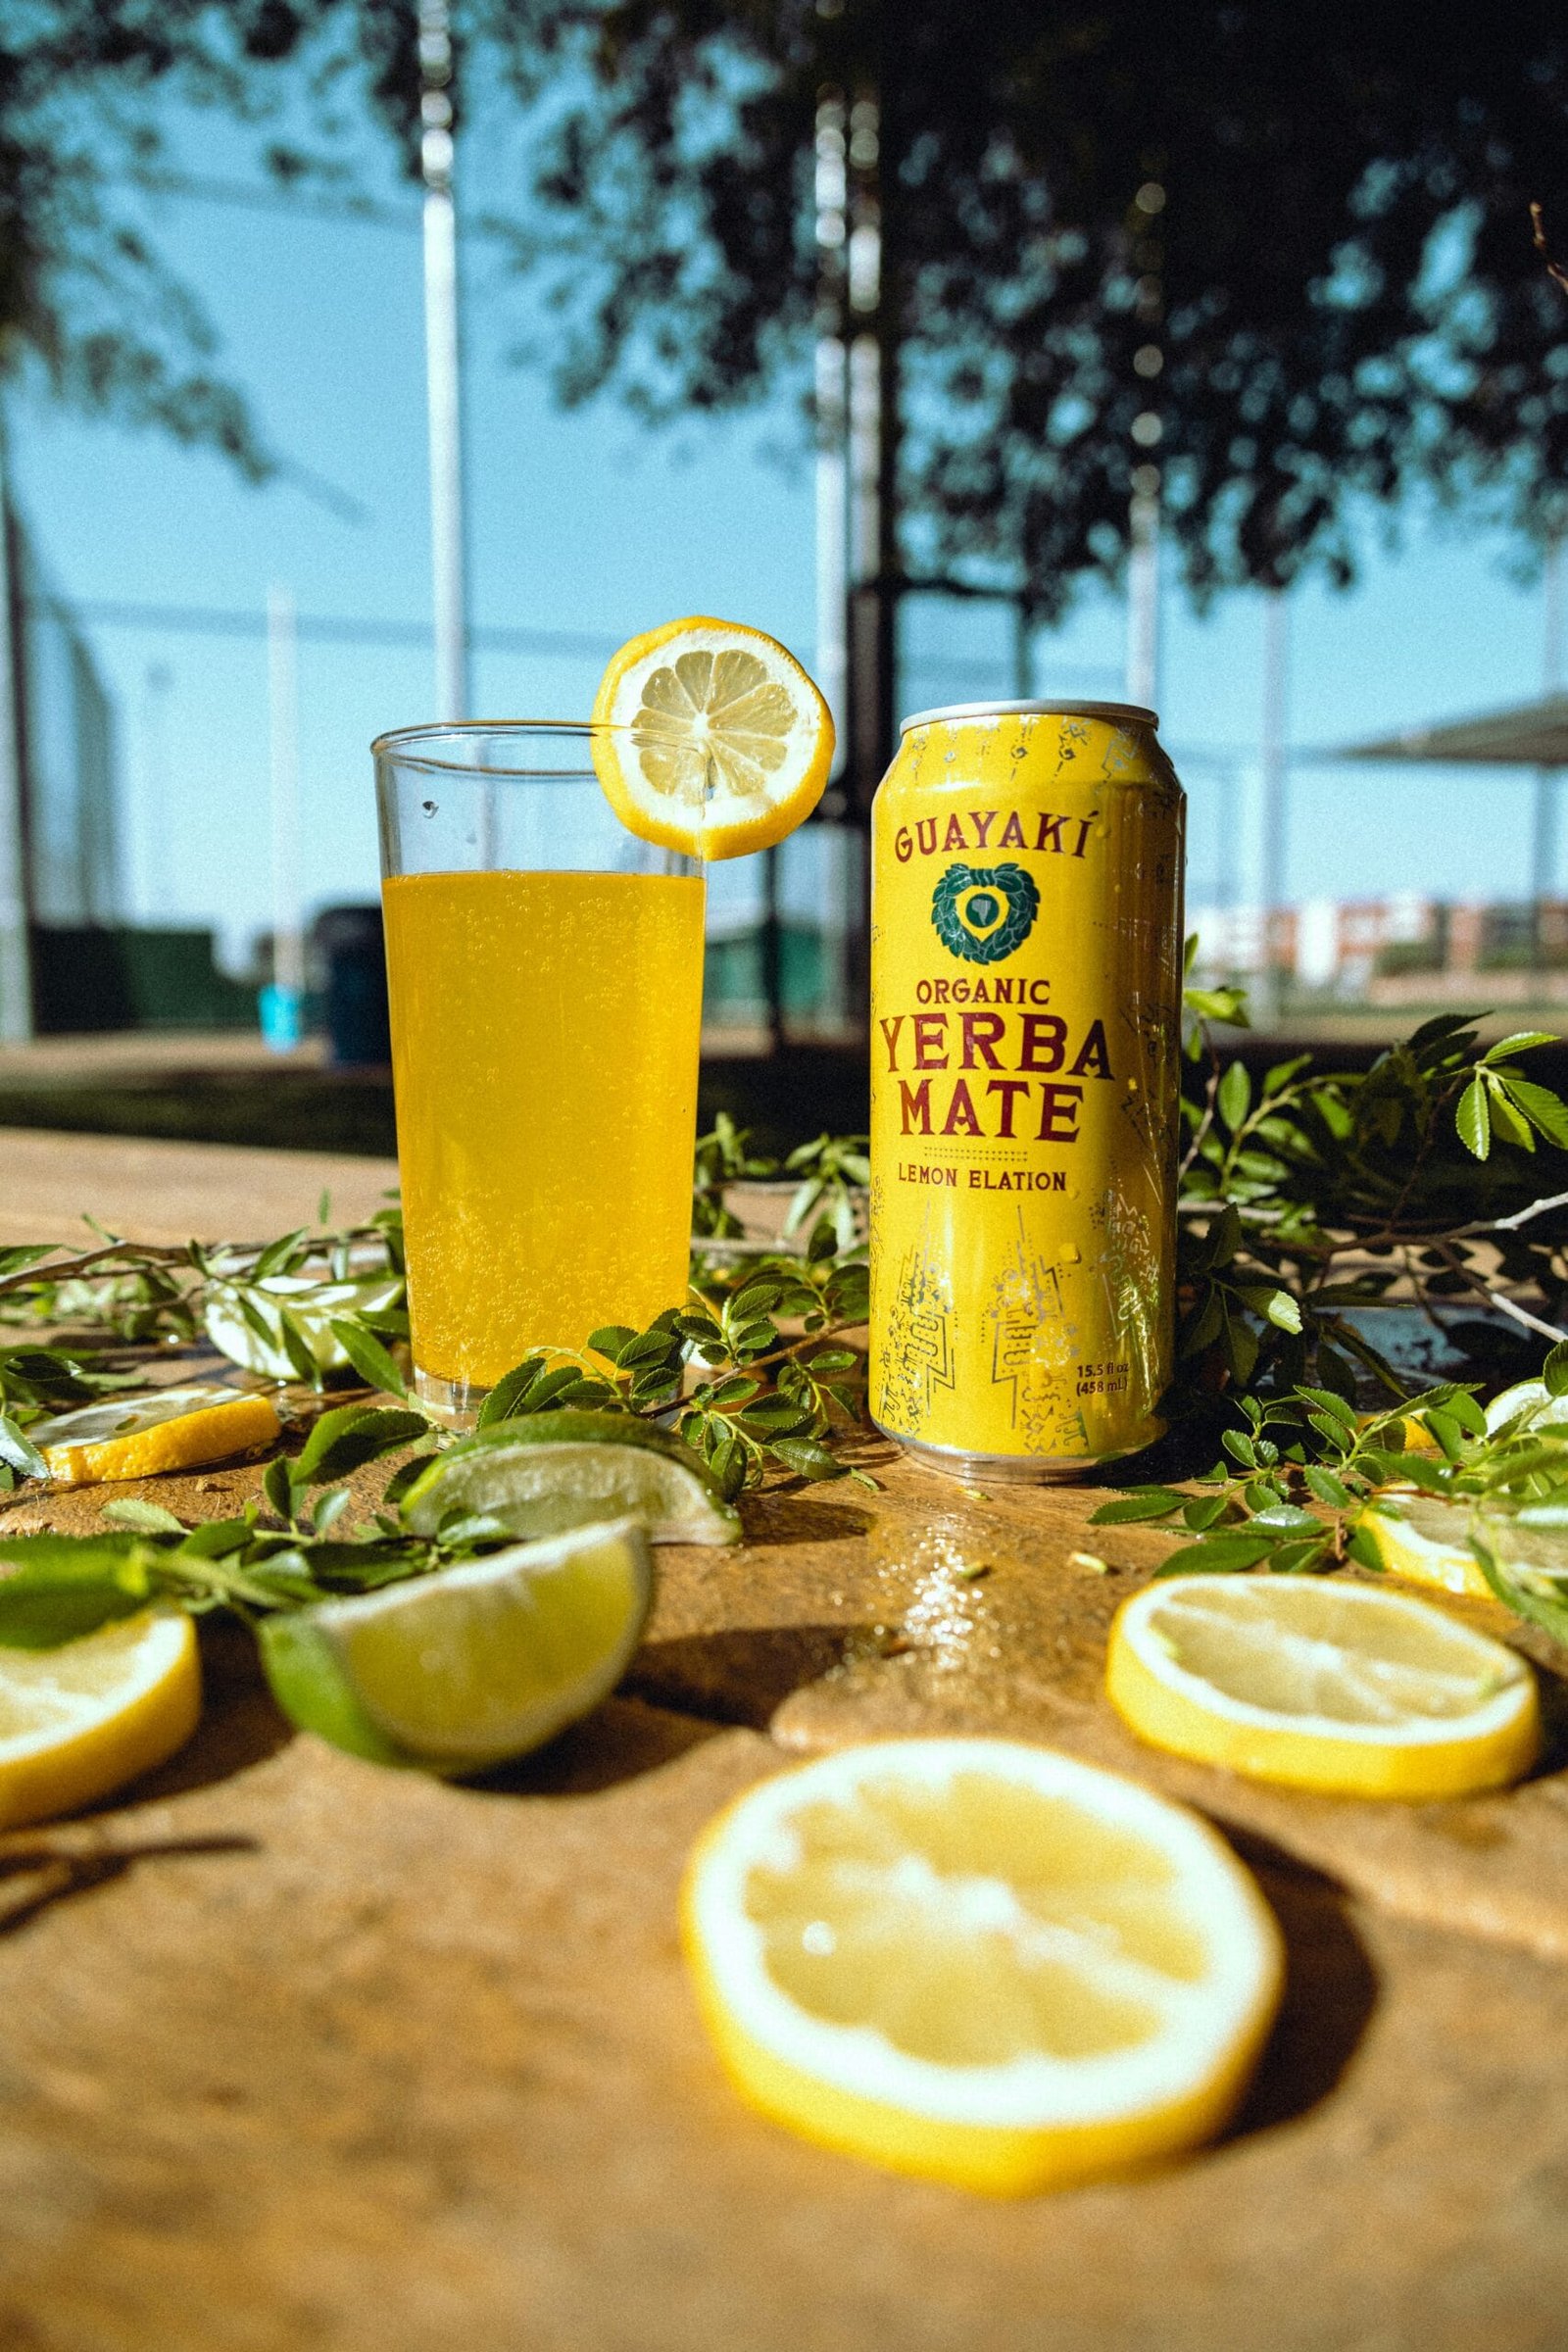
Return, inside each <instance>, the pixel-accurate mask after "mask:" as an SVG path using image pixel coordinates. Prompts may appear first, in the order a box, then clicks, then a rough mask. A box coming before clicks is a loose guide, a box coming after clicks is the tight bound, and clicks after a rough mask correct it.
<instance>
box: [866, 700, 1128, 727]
mask: <svg viewBox="0 0 1568 2352" xmlns="http://www.w3.org/2000/svg"><path fill="white" fill-rule="evenodd" d="M944 718H1113V719H1122V720H1125V721H1127V722H1129V723H1130V724H1132V725H1133V726H1139V727H1157V726H1158V725H1159V713H1158V711H1150V710H1146V709H1145V707H1144V705H1143V704H1142V703H1085V702H1078V701H1065V702H1051V703H1033V702H1019V703H944V704H943V705H942V707H941V708H940V709H939V710H936V711H914V712H913V713H912V714H911V715H910V716H909V717H908V718H905V719H901V720H900V721H899V733H900V734H901V735H907V734H908V732H909V729H910V728H911V727H929V726H932V725H934V724H935V722H936V721H937V720H939V719H944Z"/></svg>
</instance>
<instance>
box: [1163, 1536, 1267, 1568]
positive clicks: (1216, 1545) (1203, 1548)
mask: <svg viewBox="0 0 1568 2352" xmlns="http://www.w3.org/2000/svg"><path fill="white" fill-rule="evenodd" d="M1273 1548H1274V1545H1273V1542H1272V1539H1271V1538H1270V1537H1268V1536H1254V1535H1253V1534H1251V1533H1250V1530H1247V1529H1243V1528H1237V1529H1236V1530H1235V1531H1234V1533H1233V1532H1232V1531H1231V1530H1230V1529H1226V1530H1225V1531H1224V1532H1223V1533H1221V1534H1220V1535H1217V1536H1204V1537H1202V1538H1201V1541H1200V1542H1199V1543H1197V1544H1188V1546H1187V1548H1186V1550H1185V1551H1183V1552H1181V1553H1179V1554H1178V1555H1177V1558H1176V1560H1175V1561H1174V1562H1166V1563H1164V1564H1163V1565H1164V1570H1165V1572H1166V1573H1169V1574H1174V1575H1185V1574H1186V1573H1188V1572H1189V1571H1191V1572H1192V1573H1193V1574H1194V1575H1200V1574H1202V1575H1206V1574H1207V1573H1208V1572H1209V1570H1211V1569H1212V1570H1214V1571H1216V1572H1218V1573H1219V1574H1221V1575H1226V1574H1229V1572H1230V1571H1231V1570H1232V1569H1236V1568H1255V1567H1256V1566H1257V1563H1258V1562H1259V1560H1266V1559H1267V1558H1268V1555H1269V1553H1270V1552H1271V1551H1272V1550H1273Z"/></svg>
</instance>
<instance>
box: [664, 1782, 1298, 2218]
mask: <svg viewBox="0 0 1568 2352" xmlns="http://www.w3.org/2000/svg"><path fill="white" fill-rule="evenodd" d="M682 1936H683V1941H684V1944H685V1949H686V1955H687V1959H688V1962H689V1964H690V1967H691V1970H692V1974H693V1978H694V1981H695V1985H696V1988H697V1995H698V2000H699V2004H700V2006H701V2009H702V2012H703V2015H704V2018H705V2021H706V2023H707V2025H708V2027H709V2030H710V2032H711V2035H712V2038H713V2041H714V2043H715V2045H716V2048H717V2050H718V2054H719V2057H720V2059H721V2061H722V2063H723V2065H724V2067H725V2069H726V2071H727V2072H728V2074H729V2075H730V2077H731V2078H732V2080H733V2082H734V2083H735V2085H736V2087H737V2088H738V2089H739V2090H740V2092H741V2093H742V2095H743V2096H744V2097H745V2098H747V2099H749V2100H750V2101H751V2102H752V2103H753V2104H754V2105H755V2106H757V2107H759V2108H760V2109H761V2111H762V2112H763V2114H765V2115H768V2116H771V2117H773V2118H774V2119H775V2120H776V2121H778V2122H780V2123H783V2124H787V2125H789V2126H791V2127H792V2128H793V2129H794V2130H796V2131H801V2132H803V2133H804V2134H805V2135H806V2136H807V2137H808V2138H809V2139H814V2140H816V2141H818V2142H819V2143H820V2144H822V2145H823V2146H826V2147H831V2148H838V2149H842V2150H844V2151H845V2152H846V2153H848V2154H851V2155H855V2156H862V2157H866V2158H868V2159H869V2160H870V2161H871V2162H873V2163H877V2164H883V2165H886V2166H888V2167H890V2168H891V2169H892V2170H894V2171H897V2172H906V2173H918V2174H924V2175H926V2176H928V2177H929V2178H931V2179H934V2180H945V2181H948V2182H950V2183H952V2184H953V2185H955V2186H956V2187H961V2188H970V2189H980V2190H984V2191H988V2192H990V2193H992V2194H994V2195H1001V2196H1016V2195H1024V2194H1027V2193H1029V2192H1031V2191H1033V2190H1036V2189H1041V2188H1054V2187H1060V2186H1063V2185H1065V2184H1067V2183H1068V2182H1071V2181H1074V2180H1087V2179H1091V2178H1093V2177H1095V2176H1098V2175H1101V2174H1103V2173H1108V2172H1115V2171H1121V2170H1124V2169H1126V2168H1128V2167H1131V2166H1135V2165H1138V2164H1142V2163H1145V2162H1147V2161H1149V2160H1150V2159H1152V2158H1155V2157H1159V2156H1163V2155H1167V2154H1169V2153H1170V2152H1172V2151H1173V2150H1176V2149H1179V2148H1186V2147H1191V2146H1194V2145H1196V2144H1197V2143H1198V2142H1199V2141H1201V2140H1202V2139H1204V2138H1206V2137H1208V2136H1209V2135H1211V2134H1212V2133H1213V2132H1214V2131H1217V2130H1219V2128H1220V2127H1221V2125H1222V2124H1223V2123H1224V2122H1225V2120H1226V2118H1227V2117H1228V2116H1229V2115H1230V2114H1231V2112H1232V2110H1233V2109H1234V2108H1235V2106H1236V2104H1237V2102H1238V2100H1239V2099H1240V2097H1241V2095H1242V2092H1243V2090H1244V2089H1245V2087H1246V2084H1247V2082H1248V2078H1249V2076H1250V2072H1251V2069H1252V2064H1253V2061H1254V2059H1255V2057H1256V2055H1257V2052H1258V2050H1259V2048H1260V2046H1261V2044H1262V2040H1263V2037H1264V2035H1265V2034H1266V2033H1267V2031H1268V2028H1269V2025H1270V2022H1271V2020H1272V2018H1273V2015H1274V2011H1275V2008H1276V2006H1277V2004H1278V1999H1279V1989H1280V1974H1281V1968H1280V1939H1279V1935H1278V1932H1277V1930H1276V1928H1275V1926H1274V1922H1273V1918H1272V1916H1271V1914H1270V1913H1269V1911H1268V1910H1267V1909H1266V1907H1265V1905H1264V1903H1263V1901H1262V1899H1261V1897H1260V1895H1259V1894H1258V1892H1257V1890H1256V1888H1255V1887H1254V1886H1253V1884H1252V1882H1251V1880H1250V1878H1249V1876H1248V1874H1247V1873H1246V1871H1244V1870H1243V1868H1242V1867H1241V1865H1240V1863H1238V1862H1237V1860H1236V1858H1235V1856H1234V1855H1233V1854H1232V1853H1231V1851H1230V1849H1229V1847H1228V1846H1226V1845H1224V1844H1223V1843H1222V1842H1221V1840H1220V1839H1219V1838H1217V1837H1216V1836H1215V1834H1214V1832H1213V1831H1212V1830H1210V1829H1208V1828H1207V1827H1206V1826H1205V1825H1204V1824H1203V1823H1202V1822H1201V1821H1199V1820H1198V1818H1197V1817H1196V1816H1195V1815H1194V1814H1191V1813H1189V1812H1187V1811H1186V1810H1185V1809H1184V1808H1182V1807H1180V1806H1177V1805H1172V1804H1168V1803H1166V1802H1165V1801H1164V1799H1163V1798H1160V1797H1156V1796H1153V1795H1152V1794H1151V1793H1150V1792H1149V1791H1148V1790H1147V1789H1138V1788H1135V1787H1134V1786H1133V1784H1132V1783H1131V1782H1129V1781H1124V1780H1120V1779H1118V1778H1116V1777H1115V1776H1114V1775H1113V1774H1110V1773H1105V1772H1099V1771H1096V1770H1095V1769H1094V1768H1093V1767H1091V1766H1089V1765H1086V1764H1078V1763H1075V1762H1073V1761H1072V1760H1071V1759H1069V1758H1068V1757H1066V1756H1061V1755H1056V1754H1054V1753H1053V1752H1052V1751H1051V1750H1050V1749H1048V1748H1039V1747H1029V1746H1025V1745H1023V1744H1022V1743H1020V1742H1017V1741H1013V1740H886V1741H877V1742H873V1743H871V1744H870V1745H867V1746H863V1747H857V1748H850V1749H846V1750H844V1751H842V1752H841V1753H839V1754H837V1755H831V1756H825V1757H823V1758H821V1759H820V1760H819V1761H818V1762H816V1763H813V1764H809V1765H807V1766H805V1767H804V1768H803V1769H802V1770H800V1771H796V1772H789V1773H784V1774H781V1775H780V1776H779V1777H778V1778H777V1779H775V1780H770V1781H766V1782H764V1783H763V1784H762V1785H761V1787H760V1788H758V1789H752V1790H751V1791H750V1792H749V1793H748V1794H747V1795H745V1796H743V1797H741V1798H740V1799H739V1801H738V1802H737V1803H735V1804H734V1805H732V1806H730V1807H729V1809H728V1810H727V1811H726V1812H724V1813H721V1814H720V1815H719V1817H718V1818H717V1820H716V1821H714V1822H712V1823H711V1825H710V1826H709V1828H708V1829H707V1830H706V1831H705V1833H704V1834H703V1837H702V1838H701V1839H700V1840H699V1842H698V1845H697V1847H696V1850H695V1852H694V1853H693V1856H692V1859H691V1862H690V1865H689V1867H688V1870H687V1874H686V1881H685V1887H684V1892H683V1897H682Z"/></svg>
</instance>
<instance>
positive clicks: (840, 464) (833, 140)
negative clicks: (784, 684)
mask: <svg viewBox="0 0 1568 2352" xmlns="http://www.w3.org/2000/svg"><path fill="white" fill-rule="evenodd" d="M847 121H848V113H847V109H846V107H845V103H844V96H843V92H842V91H839V90H824V91H823V92H822V94H821V96H820V98H819V99H818V102H817V109H816V184H815V198H816V277H817V340H816V682H817V684H818V685H819V686H820V687H821V689H822V694H823V697H824V699H825V701H826V703H827V707H828V709H829V710H830V711H832V713H833V728H834V733H835V735H836V736H837V739H838V740H837V745H836V748H835V751H834V755H833V775H834V777H835V778H837V777H838V776H839V775H840V774H841V773H842V771H843V768H844V763H845V760H846V758H847V756H848V749H849V745H848V735H849V711H848V702H849V661H850V654H849V636H848V629H849V586H850V584H849V553H850V551H849V538H848V514H847V500H848V496H849V473H848V467H847V465H846V462H845V437H846V434H847V431H848V427H849V387H848V380H847V370H848V367H849V354H848V352H847V350H846V348H845V343H844V294H845V280H844V272H845V254H846V246H847V244H848V239H849V229H848V225H847V216H846V207H847V204H848V201H849V175H848V167H847V163H846V157H847V154H848V139H847V137H846V123H847Z"/></svg>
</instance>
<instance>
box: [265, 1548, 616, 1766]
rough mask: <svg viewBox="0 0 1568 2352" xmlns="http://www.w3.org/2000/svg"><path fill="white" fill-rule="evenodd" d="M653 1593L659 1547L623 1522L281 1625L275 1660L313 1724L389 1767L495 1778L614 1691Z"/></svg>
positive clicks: (300, 1717)
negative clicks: (653, 1549) (490, 1771)
mask: <svg viewBox="0 0 1568 2352" xmlns="http://www.w3.org/2000/svg"><path fill="white" fill-rule="evenodd" d="M652 1598H653V1568H652V1565H651V1561H650V1555H649V1550H648V1540H647V1538H646V1536H645V1535H644V1534H643V1531H642V1529H641V1528H640V1527H639V1526H637V1524H636V1522H635V1521H633V1520H627V1519H623V1520H620V1521H618V1522H612V1523H611V1524H610V1525H608V1526H601V1527H591V1528H581V1529H578V1530H576V1531H575V1532H574V1533H572V1534H571V1535H567V1536H558V1537H556V1538H555V1539H554V1540H553V1541H551V1542H548V1543H543V1544H514V1545H513V1546H512V1547H511V1549H510V1550H507V1551H498V1552H494V1553H492V1554H491V1556H490V1557H489V1558H488V1559H483V1560H471V1561H468V1562H466V1563H465V1564H464V1565H463V1566H462V1567H458V1568H442V1569H437V1570H436V1571H435V1572H434V1573H433V1574H432V1575H429V1576H421V1577H416V1578H412V1579H411V1580H410V1581H409V1582H408V1583H407V1584H400V1585H389V1586H387V1587H386V1588H385V1589H384V1590H383V1591H381V1592H379V1593H365V1594H363V1595H361V1596H360V1597H358V1598H356V1599H353V1600H331V1601H323V1602H321V1603H320V1604H319V1606H318V1607H316V1608H310V1609H296V1610H292V1611H289V1612H288V1613H286V1614H279V1615H278V1616H276V1617H270V1618H268V1619H267V1620H266V1622H265V1623H264V1625H263V1627H262V1635H261V1642H262V1660H263V1663H264V1665H265V1666H266V1669H267V1677H268V1680H269V1682H270V1684H271V1686H272V1692H273V1696H274V1697H275V1698H276V1699H277V1702H278V1704H279V1705H280V1706H281V1707H282V1709H283V1711H284V1713H285V1714H286V1715H288V1716H289V1717H290V1718H291V1719H292V1721H293V1722H295V1723H297V1724H299V1725H300V1727H301V1728H302V1730H305V1731H311V1732H319V1734H320V1735H321V1737H322V1739H324V1740H331V1741H332V1742H333V1744H334V1745H335V1746H338V1747H343V1748H347V1749H348V1750H349V1752H350V1753H351V1754H354V1755H362V1756H369V1757H371V1758H372V1759H373V1760H374V1761H375V1762H376V1763H378V1764H409V1765H420V1766H422V1767H423V1768H424V1769H425V1770H427V1771H431V1772H439V1773H463V1772H479V1771H482V1770H484V1769H485V1767H486V1766H488V1765H492V1764H500V1763H505V1762H506V1761H508V1760H509V1759H510V1758H511V1757H513V1756H521V1755H526V1754H527V1753H528V1752H529V1750H530V1749H532V1748H535V1747H541V1746H543V1744H544V1742H545V1741H546V1740H551V1739H554V1737H555V1735H556V1734H557V1732H560V1731H564V1728H565V1726H566V1725H567V1724H568V1723H575V1722H576V1721H577V1719H578V1718H579V1716H583V1715H586V1714H587V1713H588V1712H589V1711H590V1709H591V1708H593V1707H596V1706H597V1705H598V1704H599V1702H600V1700H601V1699H602V1698H605V1697H607V1696H608V1695H609V1693H610V1692H611V1691H613V1689H614V1687H615V1685H616V1683H618V1682H619V1680H620V1678H621V1676H622V1674H623V1673H624V1672H625V1669H626V1663H627V1660H628V1659H629V1658H630V1656H631V1653H632V1651H633V1650H634V1649H635V1648H636V1646H637V1643H638V1641H639V1639H640V1638H641V1635H642V1630H643V1625H644V1623H645V1621H646V1619H647V1616H648V1610H649V1606H650V1603H651V1601H652Z"/></svg>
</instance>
